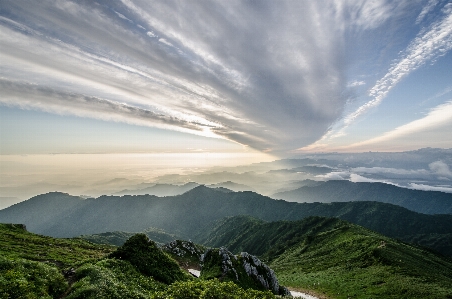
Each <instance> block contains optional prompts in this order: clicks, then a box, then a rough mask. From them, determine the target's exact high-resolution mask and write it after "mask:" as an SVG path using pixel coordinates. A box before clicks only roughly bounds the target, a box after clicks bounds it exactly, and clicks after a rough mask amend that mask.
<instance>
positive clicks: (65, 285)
mask: <svg viewBox="0 0 452 299" xmlns="http://www.w3.org/2000/svg"><path fill="white" fill-rule="evenodd" d="M70 268H74V269H75V274H73V275H67V276H65V273H68V272H67V270H68V269H70ZM35 298H36V299H37V298H45V299H50V298H67V299H79V298H85V299H89V298H93V299H94V298H112V299H115V298H117V299H120V298H121V299H122V298H130V299H132V298H133V299H141V298H143V299H144V298H149V299H152V298H156V299H163V298H165V299H170V298H206V299H207V298H218V299H221V298H224V299H238V298H256V299H258V298H261V299H270V298H271V299H273V298H275V296H274V295H273V294H271V293H270V292H261V291H256V290H244V289H243V288H240V287H239V286H238V285H237V284H234V283H232V282H229V283H228V282H219V281H218V280H210V281H205V280H199V279H194V278H192V277H191V276H190V275H189V274H188V273H185V272H184V271H183V270H182V269H181V268H180V267H179V266H178V264H177V262H176V261H175V260H173V259H172V258H171V257H170V256H169V255H168V254H167V253H165V252H163V251H162V250H161V249H160V248H158V247H157V246H156V244H155V243H154V242H153V241H150V240H148V239H147V237H146V236H145V235H143V234H141V235H140V234H138V235H134V236H133V237H131V238H130V239H129V240H127V241H126V243H125V244H124V245H123V246H122V247H120V248H117V247H114V246H106V245H96V244H92V243H90V242H87V241H85V240H82V239H57V238H50V237H45V236H40V235H36V234H33V233H29V232H27V231H26V230H25V229H24V227H23V226H22V225H12V224H0V299H35Z"/></svg>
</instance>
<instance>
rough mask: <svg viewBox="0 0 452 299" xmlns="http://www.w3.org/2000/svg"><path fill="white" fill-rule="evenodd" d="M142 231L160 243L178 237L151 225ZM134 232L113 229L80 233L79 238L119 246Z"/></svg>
mask: <svg viewBox="0 0 452 299" xmlns="http://www.w3.org/2000/svg"><path fill="white" fill-rule="evenodd" d="M142 233H144V234H146V235H147V236H148V238H149V239H151V240H152V241H154V242H157V243H160V244H164V243H168V242H171V241H173V240H176V239H178V237H177V236H176V235H174V234H169V233H167V232H165V231H164V230H161V229H158V228H153V227H151V228H148V229H146V230H144V231H142ZM135 234H137V233H130V232H122V231H115V232H105V233H100V234H93V235H81V236H80V238H82V239H84V240H88V241H90V242H93V243H96V244H111V245H115V246H121V245H122V244H124V242H126V241H127V239H129V238H130V237H132V236H133V235H135Z"/></svg>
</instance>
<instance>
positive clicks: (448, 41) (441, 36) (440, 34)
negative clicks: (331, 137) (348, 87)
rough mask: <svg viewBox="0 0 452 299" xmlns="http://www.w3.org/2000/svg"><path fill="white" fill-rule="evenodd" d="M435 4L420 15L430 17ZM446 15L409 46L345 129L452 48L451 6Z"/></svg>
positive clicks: (445, 8)
mask: <svg viewBox="0 0 452 299" xmlns="http://www.w3.org/2000/svg"><path fill="white" fill-rule="evenodd" d="M434 5H435V3H432V2H429V4H428V5H427V6H426V7H425V8H424V10H425V11H424V10H423V11H422V12H421V15H425V14H427V13H428V11H430V10H431V9H432V8H433V6H434ZM443 14H444V16H443V17H442V18H441V19H440V20H439V21H437V22H435V23H433V24H432V25H431V26H430V27H429V28H428V29H427V30H426V31H425V32H421V33H420V34H419V35H418V36H417V37H416V38H415V39H414V40H413V41H412V42H411V43H410V45H409V46H408V47H407V48H406V49H405V51H404V52H403V53H402V54H401V58H400V59H399V60H398V61H397V62H396V63H395V64H394V65H393V66H392V67H391V68H390V69H389V70H388V72H387V73H386V74H385V75H384V76H383V78H381V79H380V80H378V81H377V83H376V84H375V85H374V86H373V87H372V88H371V89H370V91H369V96H370V97H371V98H372V100H371V101H369V102H367V103H366V104H364V105H362V106H360V107H359V108H358V109H356V110H355V111H354V112H352V113H350V114H349V115H347V116H346V117H345V119H344V124H345V126H349V125H350V124H351V123H353V122H354V121H355V120H356V119H357V118H358V117H360V116H361V115H363V114H365V113H366V112H367V111H369V110H371V109H373V108H375V107H377V106H378V105H380V103H381V102H382V101H383V99H384V98H385V97H386V96H387V94H388V93H389V91H390V90H391V89H392V88H393V87H394V86H396V85H397V83H399V82H400V81H401V80H402V79H403V78H404V77H406V76H408V75H409V74H410V73H411V72H413V71H415V70H416V69H418V68H419V67H421V66H422V65H424V64H425V63H427V62H430V61H434V60H435V59H438V58H439V57H441V56H443V55H445V54H446V53H447V52H448V51H450V50H451V49H452V3H448V4H446V5H445V6H444V8H443ZM422 18H423V16H422Z"/></svg>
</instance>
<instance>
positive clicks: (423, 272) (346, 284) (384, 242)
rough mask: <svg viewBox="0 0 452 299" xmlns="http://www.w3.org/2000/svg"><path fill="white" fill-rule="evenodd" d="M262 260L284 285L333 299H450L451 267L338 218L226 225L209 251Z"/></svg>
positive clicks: (211, 240)
mask: <svg viewBox="0 0 452 299" xmlns="http://www.w3.org/2000/svg"><path fill="white" fill-rule="evenodd" d="M218 243H222V244H223V245H226V246H228V248H229V249H230V250H231V251H233V252H240V251H247V252H249V253H251V254H256V255H259V256H260V257H262V258H263V259H264V261H267V262H268V264H269V266H270V267H271V268H272V269H273V270H275V272H276V273H277V275H278V279H279V281H280V283H281V284H283V285H285V286H289V287H292V288H297V289H307V290H314V291H316V292H318V293H323V294H326V295H327V296H328V297H330V298H407V299H408V298H452V287H451V286H452V261H451V260H449V259H447V258H445V257H442V256H440V255H437V254H434V253H433V252H431V251H430V250H428V249H425V248H422V247H418V246H413V245H410V244H407V243H404V242H401V241H397V240H394V239H391V238H388V237H385V236H383V235H381V234H378V233H376V232H373V231H370V230H367V229H365V228H363V227H360V226H357V225H354V224H351V223H348V222H345V221H342V220H339V219H334V218H323V217H310V218H307V219H304V220H302V221H295V222H290V221H278V222H270V223H266V222H263V221H260V220H256V219H252V218H249V217H232V218H228V219H226V220H224V221H222V222H221V223H220V224H219V226H217V227H216V229H215V230H214V231H213V232H212V234H211V235H210V237H209V245H211V246H215V245H214V244H218Z"/></svg>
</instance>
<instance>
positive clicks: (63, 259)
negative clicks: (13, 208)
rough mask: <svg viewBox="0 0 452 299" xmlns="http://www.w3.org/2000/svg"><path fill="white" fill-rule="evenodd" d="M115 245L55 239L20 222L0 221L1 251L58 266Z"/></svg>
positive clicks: (73, 263)
mask: <svg viewBox="0 0 452 299" xmlns="http://www.w3.org/2000/svg"><path fill="white" fill-rule="evenodd" d="M115 249H116V247H114V246H109V245H96V244H92V243H90V242H87V241H85V240H82V239H56V238H52V237H47V236H41V235H36V234H33V233H30V232H28V231H26V230H25V229H24V228H23V227H22V225H20V224H19V225H17V224H16V225H14V224H0V255H1V256H3V257H7V258H23V259H27V260H32V261H41V262H48V263H51V264H54V265H56V266H58V267H59V268H67V267H70V266H76V265H78V264H80V263H83V262H86V261H90V260H97V259H99V258H102V257H104V256H106V255H108V254H109V253H111V252H113V251H114V250H115Z"/></svg>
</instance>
